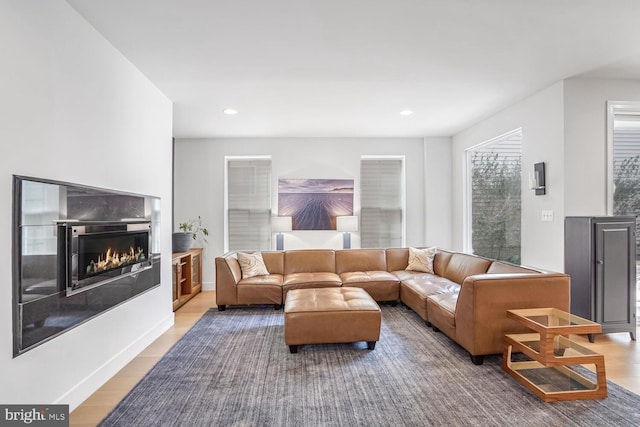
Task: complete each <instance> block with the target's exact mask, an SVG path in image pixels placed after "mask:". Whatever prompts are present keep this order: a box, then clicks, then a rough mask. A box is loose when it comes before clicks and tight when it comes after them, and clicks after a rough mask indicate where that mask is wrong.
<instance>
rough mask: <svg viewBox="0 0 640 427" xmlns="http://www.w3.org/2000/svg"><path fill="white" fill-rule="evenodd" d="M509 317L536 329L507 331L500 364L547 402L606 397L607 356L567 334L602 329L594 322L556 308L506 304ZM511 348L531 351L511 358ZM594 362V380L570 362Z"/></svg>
mask: <svg viewBox="0 0 640 427" xmlns="http://www.w3.org/2000/svg"><path fill="white" fill-rule="evenodd" d="M507 317H508V318H510V319H513V320H516V321H518V322H520V323H522V324H523V325H525V326H527V327H528V328H529V329H531V330H532V331H535V332H534V333H529V334H510V335H505V338H504V341H505V346H504V353H503V356H502V369H504V370H505V371H506V372H507V373H508V374H509V375H511V376H512V377H514V378H515V379H517V380H518V381H520V382H521V383H522V384H523V385H524V386H525V387H527V388H528V389H529V390H531V391H532V392H533V393H535V394H536V395H537V396H539V397H540V398H541V399H543V400H544V401H545V402H554V401H561V400H586V399H604V398H606V397H607V378H606V374H605V367H604V356H603V355H602V354H598V353H595V352H593V351H591V350H589V349H588V348H586V347H583V346H581V345H579V344H576V343H575V342H573V341H571V340H570V339H569V334H578V335H587V334H596V333H600V332H601V331H602V327H601V326H600V325H599V324H598V323H595V322H592V321H590V320H586V319H583V318H581V317H578V316H575V315H572V314H570V313H566V312H564V311H562V310H558V309H556V308H533V309H523V310H508V311H507ZM512 352H521V353H524V354H525V355H526V356H528V358H529V359H531V360H527V361H512ZM572 365H573V366H575V365H595V369H596V382H595V383H594V382H593V381H591V380H589V379H588V378H586V377H585V376H583V375H581V374H580V373H579V372H578V371H576V370H575V369H572V368H570V366H572Z"/></svg>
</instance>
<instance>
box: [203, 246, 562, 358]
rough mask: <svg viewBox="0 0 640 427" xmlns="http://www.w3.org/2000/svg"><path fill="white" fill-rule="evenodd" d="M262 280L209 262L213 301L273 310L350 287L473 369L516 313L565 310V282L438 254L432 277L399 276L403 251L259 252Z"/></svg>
mask: <svg viewBox="0 0 640 427" xmlns="http://www.w3.org/2000/svg"><path fill="white" fill-rule="evenodd" d="M262 257H263V260H264V263H265V266H266V267H267V270H268V271H269V273H270V274H269V275H265V276H256V277H251V278H243V277H242V270H241V268H240V264H239V263H238V260H237V259H236V256H235V253H227V254H225V255H223V256H220V257H217V258H216V260H215V262H216V303H217V305H218V309H219V310H221V311H223V310H225V307H226V306H227V305H245V304H273V305H274V306H276V308H279V307H280V305H282V304H283V302H284V300H285V299H286V295H287V292H288V291H289V290H291V289H299V288H319V287H338V286H343V285H344V286H352V287H360V288H363V289H365V290H366V291H367V292H368V293H369V294H370V295H371V296H372V297H373V298H374V299H375V300H376V301H381V302H382V301H390V302H392V303H396V302H398V301H401V302H402V303H403V304H405V305H406V306H407V307H408V308H411V309H412V310H414V311H415V312H416V313H417V314H418V315H419V316H420V317H421V318H422V319H424V321H425V322H426V323H427V325H429V326H432V327H433V328H434V330H438V331H442V332H444V333H445V334H446V335H448V336H449V337H450V338H451V339H453V340H454V341H455V342H457V343H458V344H460V345H461V346H462V347H463V348H464V349H466V350H467V351H468V352H469V354H470V355H471V360H472V361H473V362H474V363H476V364H481V363H482V362H483V359H484V355H488V354H499V353H502V346H503V344H502V342H503V337H504V334H506V333H518V332H526V331H525V330H524V329H522V327H521V326H519V325H518V324H516V323H515V322H514V321H512V320H510V319H507V317H506V311H507V310H509V309H516V308H537V307H556V308H559V309H561V310H565V311H568V310H569V294H570V291H569V276H568V275H566V274H562V273H553V272H547V271H542V270H538V269H533V268H528V267H521V266H517V265H512V264H508V263H505V262H501V261H494V260H490V259H486V258H482V257H478V256H475V255H469V254H464V253H458V252H451V251H446V250H438V251H437V253H436V256H435V259H434V264H433V267H434V273H435V274H430V273H423V272H416V271H408V270H406V268H407V266H408V262H409V249H408V248H394V249H348V250H336V251H334V250H329V249H314V250H292V251H284V252H262Z"/></svg>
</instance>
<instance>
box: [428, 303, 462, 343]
mask: <svg viewBox="0 0 640 427" xmlns="http://www.w3.org/2000/svg"><path fill="white" fill-rule="evenodd" d="M457 304H458V294H457V293H456V294H438V295H431V296H430V297H429V298H427V311H428V312H429V321H430V322H431V323H433V324H434V325H437V326H438V328H440V329H441V330H442V331H443V332H445V333H446V334H447V335H449V336H450V337H453V338H455V336H456V317H455V314H456V306H457Z"/></svg>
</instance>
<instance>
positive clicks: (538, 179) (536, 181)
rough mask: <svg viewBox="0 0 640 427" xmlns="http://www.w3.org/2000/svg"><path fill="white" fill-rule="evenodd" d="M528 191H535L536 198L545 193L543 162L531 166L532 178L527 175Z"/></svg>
mask: <svg viewBox="0 0 640 427" xmlns="http://www.w3.org/2000/svg"><path fill="white" fill-rule="evenodd" d="M529 189H530V190H536V196H541V195H543V194H546V193H547V188H546V186H545V178H544V162H540V163H536V164H534V165H533V177H532V176H531V174H529Z"/></svg>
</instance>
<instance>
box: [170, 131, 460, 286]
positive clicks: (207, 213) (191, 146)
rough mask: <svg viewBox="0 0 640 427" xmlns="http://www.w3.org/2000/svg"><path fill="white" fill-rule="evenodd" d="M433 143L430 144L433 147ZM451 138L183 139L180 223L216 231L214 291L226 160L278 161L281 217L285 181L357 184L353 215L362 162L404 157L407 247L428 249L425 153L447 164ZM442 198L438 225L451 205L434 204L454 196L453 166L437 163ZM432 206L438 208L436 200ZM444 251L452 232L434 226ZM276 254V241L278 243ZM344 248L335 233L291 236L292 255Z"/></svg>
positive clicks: (207, 268)
mask: <svg viewBox="0 0 640 427" xmlns="http://www.w3.org/2000/svg"><path fill="white" fill-rule="evenodd" d="M427 142H429V143H428V144H427ZM446 142H447V139H446V138H443V139H438V138H435V139H433V140H431V139H428V140H427V141H423V139H422V138H285V139H277V138H262V139H260V138H253V139H182V140H177V141H176V154H175V162H176V174H175V175H176V178H175V214H176V220H177V221H178V222H179V221H183V220H185V219H189V218H193V217H197V216H198V215H201V216H202V218H203V219H204V222H205V225H206V226H207V227H208V228H209V231H210V237H209V239H208V244H205V245H203V246H205V252H204V253H205V255H204V271H203V276H204V277H203V282H204V287H205V289H212V288H213V282H214V281H215V269H214V263H213V259H214V258H215V257H216V256H218V255H220V254H221V253H222V252H223V241H224V229H223V222H224V207H223V200H224V159H225V156H249V155H270V156H271V161H272V181H273V187H272V206H273V214H274V215H276V214H277V206H278V203H277V202H278V198H277V194H278V179H279V178H337V179H353V180H354V181H355V194H354V214H355V215H358V214H359V209H360V186H359V180H360V156H361V155H404V156H405V169H406V178H407V179H406V181H407V191H406V192H407V245H409V246H422V245H425V244H428V243H429V239H430V235H425V230H426V227H425V212H426V211H425V185H424V181H425V154H424V153H425V151H424V150H425V147H431V146H433V147H435V148H434V152H435V153H437V154H438V155H439V156H440V157H442V158H443V159H441V160H442V161H444V162H448V158H447V156H448V146H447V145H446ZM429 161H430V163H432V164H433V171H434V172H433V176H432V178H433V179H434V180H435V182H436V185H437V186H438V187H437V191H434V192H433V194H430V195H429V200H430V202H429V204H428V206H429V207H430V208H431V209H432V210H433V211H435V212H436V213H435V214H434V218H433V221H436V222H437V223H439V222H440V221H441V220H442V221H444V222H445V225H444V226H446V219H442V218H446V217H447V216H450V215H449V214H450V210H449V206H443V207H442V208H441V209H442V210H440V211H438V210H436V209H435V207H432V206H435V205H434V203H436V202H437V200H438V198H439V197H440V195H441V194H442V193H443V192H444V193H446V192H448V189H449V187H448V182H449V174H448V172H445V171H444V169H447V167H446V165H445V166H442V164H443V163H440V164H439V165H438V157H435V155H434V157H433V158H431V157H430V158H429ZM431 200H433V201H431ZM429 230H430V231H431V232H432V233H433V236H434V239H435V241H437V242H438V244H443V245H446V244H448V243H449V241H448V234H447V231H446V230H445V231H442V230H438V228H437V225H433V226H430V227H429ZM351 243H352V247H354V248H357V247H359V246H360V235H359V233H357V232H356V233H353V234H352V242H351ZM273 245H274V248H275V239H274V242H273ZM312 247H313V248H334V249H340V248H342V235H341V234H340V233H338V232H336V231H295V232H291V233H287V234H286V235H285V249H299V248H312Z"/></svg>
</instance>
